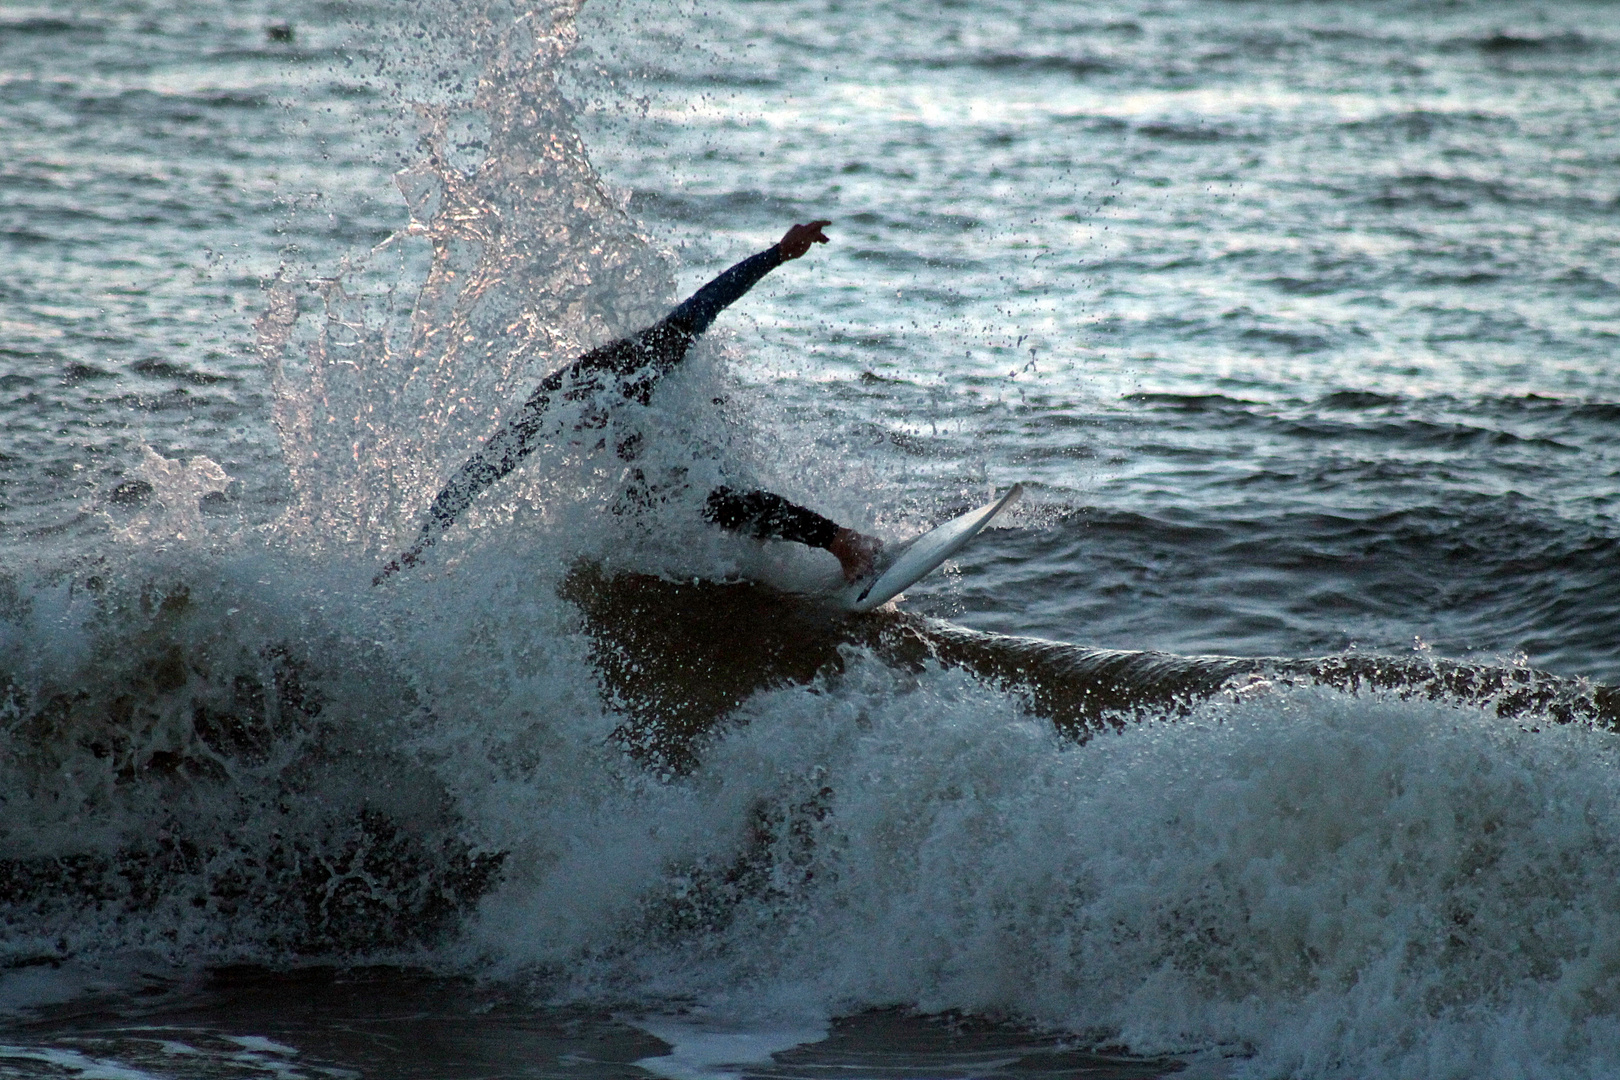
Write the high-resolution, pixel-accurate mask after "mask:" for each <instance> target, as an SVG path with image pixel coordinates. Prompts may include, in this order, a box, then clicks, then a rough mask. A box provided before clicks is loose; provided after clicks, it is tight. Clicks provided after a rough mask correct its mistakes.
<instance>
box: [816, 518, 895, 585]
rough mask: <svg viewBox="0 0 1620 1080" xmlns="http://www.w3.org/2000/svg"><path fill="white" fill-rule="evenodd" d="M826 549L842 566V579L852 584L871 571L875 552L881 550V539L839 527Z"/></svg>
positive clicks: (875, 556) (875, 555)
mask: <svg viewBox="0 0 1620 1080" xmlns="http://www.w3.org/2000/svg"><path fill="white" fill-rule="evenodd" d="M827 550H828V551H830V552H832V553H833V556H834V558H836V559H837V560H838V565H840V566H842V567H843V568H844V580H845V581H848V582H850V583H851V584H853V583H854V582H857V581H859V580H860V579H861V578H863V577H865V576H866V575H867V574H870V573H871V572H872V565H873V563H874V562H875V561H876V559H877V554H878V552H880V551H882V550H883V541H881V540H879V539H878V538H877V537H875V536H867V535H866V534H865V533H858V532H856V531H855V530H854V529H839V530H838V532H837V534H836V535H834V536H833V538H832V543H830V544H828V545H827Z"/></svg>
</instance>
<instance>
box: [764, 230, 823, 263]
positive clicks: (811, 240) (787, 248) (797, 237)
mask: <svg viewBox="0 0 1620 1080" xmlns="http://www.w3.org/2000/svg"><path fill="white" fill-rule="evenodd" d="M831 224H832V222H831V221H812V222H811V223H810V224H808V225H795V226H793V228H791V229H789V230H788V231H787V233H786V235H784V236H783V237H782V239H780V240H778V241H777V242H776V246H777V247H778V248H780V249H781V251H782V257H783V258H784V259H797V258H798V257H799V256H800V255H803V254H804V253H805V252H807V251H809V250H810V245H811V244H825V243H827V234H826V233H824V232H822V231H821V230H822V229H823V228H824V227H825V226H828V225H831Z"/></svg>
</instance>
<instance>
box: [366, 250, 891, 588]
mask: <svg viewBox="0 0 1620 1080" xmlns="http://www.w3.org/2000/svg"><path fill="white" fill-rule="evenodd" d="M830 224H832V223H831V222H830V221H812V222H810V223H809V224H808V225H794V226H793V227H792V228H791V229H789V230H788V231H787V233H786V234H785V235H784V236H783V237H782V239H781V240H779V241H777V242H776V243H775V244H773V245H771V246H770V247H768V248H766V249H765V250H764V251H761V252H760V253H759V254H757V255H753V256H750V257H749V258H746V259H744V260H743V261H742V262H740V263H738V264H737V265H736V266H733V267H732V268H731V269H730V270H727V271H726V272H725V273H723V274H721V275H720V276H719V277H717V278H715V279H714V280H713V281H711V282H709V283H708V284H707V285H705V286H703V288H701V289H699V290H698V291H697V292H695V293H693V294H692V295H691V296H690V297H688V298H687V299H686V300H685V301H684V302H683V303H681V304H680V305H679V306H678V307H676V308H675V310H673V311H671V312H670V313H669V314H668V315H666V316H664V318H663V319H662V320H661V321H659V322H657V323H655V324H653V325H652V326H650V327H648V328H647V329H645V330H643V331H641V332H640V333H638V334H632V335H631V336H630V337H627V338H623V339H621V340H619V341H615V342H613V343H612V344H610V345H603V346H602V347H600V348H597V349H592V350H591V351H590V352H588V353H586V354H585V355H584V356H581V357H580V358H579V359H577V360H575V361H574V362H573V363H572V364H570V365H568V366H567V367H565V368H563V369H562V370H560V371H557V372H555V373H553V374H552V375H549V376H547V377H546V378H545V379H544V380H543V381H542V382H541V383H540V385H539V386H538V387H537V388H536V389H535V391H534V393H533V394H531V395H529V399H528V400H527V401H525V402H524V403H523V407H522V408H521V409H519V410H518V411H517V414H516V415H515V416H513V417H512V418H511V419H510V420H508V421H507V422H506V423H505V424H503V425H502V426H501V428H500V429H499V430H498V431H496V432H495V434H494V435H492V436H490V438H489V441H488V442H486V443H485V444H484V447H483V449H481V450H479V451H478V452H477V453H476V454H474V455H473V456H472V457H470V458H468V459H467V461H466V462H465V463H464V464H463V465H462V466H461V468H459V469H457V470H456V474H455V475H454V476H453V477H451V478H450V482H449V483H448V484H446V485H445V486H444V490H442V491H440V492H439V494H438V496H437V497H435V498H434V500H433V504H432V505H431V506H429V507H428V512H427V518H426V520H424V521H423V522H422V529H421V532H420V533H419V534H418V535H417V537H416V542H415V543H413V544H412V545H411V546H410V548H409V549H407V550H406V551H403V552H401V553H400V554H399V555H398V556H397V557H395V558H393V559H391V560H389V562H388V563H387V565H385V566H384V567H383V568H382V570H381V571H379V572H378V574H377V576H376V577H375V578H373V579H372V584H373V585H376V584H380V583H381V582H382V580H383V579H384V578H386V577H388V575H390V574H392V573H395V572H396V571H398V570H401V569H404V568H405V567H409V566H413V565H415V564H416V563H417V562H418V561H419V560H420V559H421V557H422V553H423V552H425V551H426V550H427V549H428V548H429V547H431V546H432V545H433V544H434V543H436V542H437V541H438V539H439V537H440V536H442V535H444V533H445V531H446V530H448V529H449V528H450V526H452V525H454V524H455V521H456V518H457V517H458V516H460V514H461V512H462V511H463V510H465V509H467V507H468V506H470V505H471V504H472V501H473V499H475V498H476V497H477V496H478V495H479V494H480V493H481V492H482V491H484V489H486V488H488V487H490V486H491V485H492V484H494V483H496V482H497V481H499V480H500V479H501V478H502V477H504V476H506V474H507V473H509V472H511V471H512V470H513V469H515V468H517V465H518V462H520V461H522V460H523V459H524V458H525V457H527V456H528V455H529V454H530V453H531V452H532V451H533V450H534V449H535V448H536V447H538V446H540V445H542V444H543V443H544V441H545V440H544V439H543V438H541V437H540V436H541V432H542V428H543V421H544V417H545V414H546V410H547V409H548V408H550V406H551V403H552V401H553V400H555V399H557V398H559V397H560V398H561V399H562V400H564V401H587V402H588V403H589V404H588V405H587V409H586V416H585V419H584V420H582V421H581V422H580V427H586V426H589V427H602V426H605V425H606V423H607V415H606V412H605V411H604V410H603V409H602V408H600V407H599V406H597V405H596V404H595V403H594V402H591V400H590V399H593V398H596V396H597V395H598V394H602V393H603V392H604V391H606V392H607V396H608V397H611V395H612V394H613V393H614V392H616V393H617V394H618V395H619V396H620V397H622V398H624V399H625V400H627V401H634V402H637V403H639V404H642V405H645V404H647V402H648V401H649V399H651V397H652V392H653V390H654V389H655V388H656V387H657V385H658V381H659V380H660V379H662V378H663V377H664V376H665V375H667V374H669V373H670V372H671V371H673V370H674V369H675V367H676V365H678V364H679V363H680V362H681V361H682V360H683V359H684V358H685V357H686V351H687V350H688V349H689V348H691V346H692V344H693V342H695V341H697V339H698V338H699V337H700V336H701V335H702V334H703V332H704V331H705V330H707V329H708V328H709V326H710V324H712V323H713V322H714V320H715V317H716V316H718V315H719V314H720V312H721V311H723V310H725V309H726V308H727V307H728V306H730V305H731V304H732V303H733V302H735V301H736V300H738V299H740V298H741V297H742V295H743V294H744V293H746V292H747V291H748V290H749V289H751V288H753V287H754V285H755V284H757V283H758V282H759V280H760V279H761V278H763V277H764V276H765V275H766V274H768V273H770V272H771V271H772V270H774V269H776V268H777V267H778V266H781V265H782V264H783V263H785V262H787V261H789V260H790V259H797V258H799V257H800V256H801V255H803V254H804V253H805V252H807V251H809V250H810V247H811V245H812V244H825V243H827V235H826V233H824V232H822V229H823V228H824V227H825V226H827V225H830ZM638 443H639V437H638V436H631V437H630V438H628V439H625V440H624V441H622V442H620V443H619V444H618V445H617V446H616V447H615V449H616V450H617V451H618V453H619V456H620V457H623V458H626V459H629V458H633V457H634V456H635V454H636V451H637V449H638ZM703 517H704V520H706V521H709V522H712V523H713V524H715V525H718V526H720V527H721V528H723V529H730V530H732V531H734V532H739V533H742V534H744V535H745V536H751V537H753V538H755V539H759V540H789V541H793V542H795V543H800V544H806V545H809V546H810V547H816V548H823V549H825V550H826V551H829V552H831V553H832V555H833V556H834V557H835V558H836V559H837V560H838V564H839V566H841V567H842V568H843V571H844V578H845V579H846V580H848V581H852V582H853V581H855V580H856V579H858V578H860V577H861V576H863V575H864V574H866V573H868V572H870V571H871V569H872V563H873V559H874V557H875V556H876V554H877V552H878V549H879V548H880V547H881V546H882V542H881V541H880V540H878V539H877V538H876V537H871V536H866V535H864V534H862V533H858V532H856V531H855V530H854V529H849V528H845V527H844V526H841V525H839V524H838V523H837V522H835V521H833V520H831V519H830V518H826V517H823V516H822V515H820V514H818V513H816V512H815V511H814V510H810V509H807V508H806V507H803V506H798V505H796V504H794V503H791V502H789V501H788V500H787V499H784V498H783V497H782V496H780V495H777V494H775V493H773V492H769V491H757V490H756V491H738V490H736V489H734V488H730V487H719V488H716V489H715V490H713V491H711V492H710V493H709V496H708V498H707V499H706V500H704V504H703Z"/></svg>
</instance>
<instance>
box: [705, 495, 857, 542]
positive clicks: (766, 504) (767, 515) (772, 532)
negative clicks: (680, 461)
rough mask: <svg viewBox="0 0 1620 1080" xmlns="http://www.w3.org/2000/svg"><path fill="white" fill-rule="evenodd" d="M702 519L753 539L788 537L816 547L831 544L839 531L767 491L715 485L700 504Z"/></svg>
mask: <svg viewBox="0 0 1620 1080" xmlns="http://www.w3.org/2000/svg"><path fill="white" fill-rule="evenodd" d="M703 518H704V520H705V521H709V522H713V523H714V524H716V525H718V526H720V527H721V528H722V529H731V530H733V531H734V532H740V533H743V534H744V535H747V536H751V537H753V538H754V539H755V540H791V541H793V542H794V543H798V544H808V545H809V546H811V547H818V548H824V547H826V546H827V545H829V544H831V543H832V542H833V538H834V537H835V536H837V535H838V532H839V524H838V522H836V521H833V520H832V519H830V518H824V517H822V516H821V515H820V514H818V513H816V512H815V511H814V510H807V509H806V508H804V507H802V506H798V505H795V504H794V503H790V502H788V501H787V500H786V499H784V498H782V496H780V495H776V494H773V493H771V492H769V491H746V492H745V491H737V490H736V489H734V488H728V487H721V488H715V489H714V490H713V491H711V492H709V497H708V499H706V500H705V501H704V503H703Z"/></svg>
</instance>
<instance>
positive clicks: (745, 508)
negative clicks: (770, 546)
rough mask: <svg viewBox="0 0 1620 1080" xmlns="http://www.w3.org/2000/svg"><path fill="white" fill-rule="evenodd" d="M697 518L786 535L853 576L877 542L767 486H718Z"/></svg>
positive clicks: (757, 535)
mask: <svg viewBox="0 0 1620 1080" xmlns="http://www.w3.org/2000/svg"><path fill="white" fill-rule="evenodd" d="M703 518H704V520H705V521H710V522H713V523H714V524H716V525H718V526H720V527H721V528H722V529H731V530H732V531H734V532H740V533H742V534H744V535H745V536H751V537H753V538H754V539H756V540H789V541H792V542H793V543H796V544H805V545H808V546H809V547H816V548H821V549H823V550H825V551H830V552H832V554H833V556H834V557H835V558H837V560H838V563H839V565H840V566H842V567H843V568H844V577H845V578H847V579H848V580H850V581H854V580H855V579H856V578H859V577H860V576H862V575H863V574H866V573H868V572H870V571H871V569H872V560H873V558H874V556H876V554H877V552H878V549H879V548H880V547H882V546H883V545H882V542H881V541H879V540H878V539H876V538H875V537H871V536H865V535H863V534H861V533H858V532H856V531H855V530H854V529H846V528H844V527H843V526H842V525H839V524H838V522H836V521H834V520H832V519H831V518H828V517H823V516H822V515H820V514H818V513H816V512H815V511H814V510H811V509H808V508H807V507H803V506H799V505H798V504H796V503H791V502H788V501H787V500H786V499H784V498H782V496H780V495H777V494H775V493H774V492H770V491H738V490H736V489H735V488H729V487H719V488H715V489H714V490H713V491H711V492H709V497H708V499H706V500H705V501H704V503H703Z"/></svg>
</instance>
